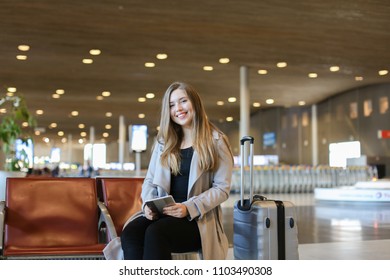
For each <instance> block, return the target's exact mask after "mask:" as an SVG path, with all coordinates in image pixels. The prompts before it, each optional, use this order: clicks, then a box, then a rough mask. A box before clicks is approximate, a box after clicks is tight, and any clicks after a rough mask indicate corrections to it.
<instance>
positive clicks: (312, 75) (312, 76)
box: [308, 73, 318, 79]
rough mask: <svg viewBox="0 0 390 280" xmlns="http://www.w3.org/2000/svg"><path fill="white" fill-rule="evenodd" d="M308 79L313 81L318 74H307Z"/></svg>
mask: <svg viewBox="0 0 390 280" xmlns="http://www.w3.org/2000/svg"><path fill="white" fill-rule="evenodd" d="M308 77H309V78H312V79H314V78H317V77H318V74H317V73H309V75H308Z"/></svg>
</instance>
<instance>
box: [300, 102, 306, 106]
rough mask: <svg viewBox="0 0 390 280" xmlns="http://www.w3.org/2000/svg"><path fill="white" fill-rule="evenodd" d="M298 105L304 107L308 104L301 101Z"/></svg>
mask: <svg viewBox="0 0 390 280" xmlns="http://www.w3.org/2000/svg"><path fill="white" fill-rule="evenodd" d="M298 105H299V106H304V105H306V102H305V101H299V102H298Z"/></svg>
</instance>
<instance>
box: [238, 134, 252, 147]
mask: <svg viewBox="0 0 390 280" xmlns="http://www.w3.org/2000/svg"><path fill="white" fill-rule="evenodd" d="M247 141H250V143H251V144H253V143H254V138H253V137H252V136H244V137H242V138H241V140H240V142H241V145H244V144H245V142H247Z"/></svg>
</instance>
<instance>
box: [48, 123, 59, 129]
mask: <svg viewBox="0 0 390 280" xmlns="http://www.w3.org/2000/svg"><path fill="white" fill-rule="evenodd" d="M56 127H57V123H55V122H53V123H51V124H50V125H49V128H56Z"/></svg>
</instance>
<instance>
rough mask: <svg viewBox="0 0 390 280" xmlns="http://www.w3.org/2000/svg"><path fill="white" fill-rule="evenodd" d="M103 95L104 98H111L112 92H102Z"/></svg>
mask: <svg viewBox="0 0 390 280" xmlns="http://www.w3.org/2000/svg"><path fill="white" fill-rule="evenodd" d="M102 95H103V96H104V97H109V96H110V95H111V92H109V91H103V92H102Z"/></svg>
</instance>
